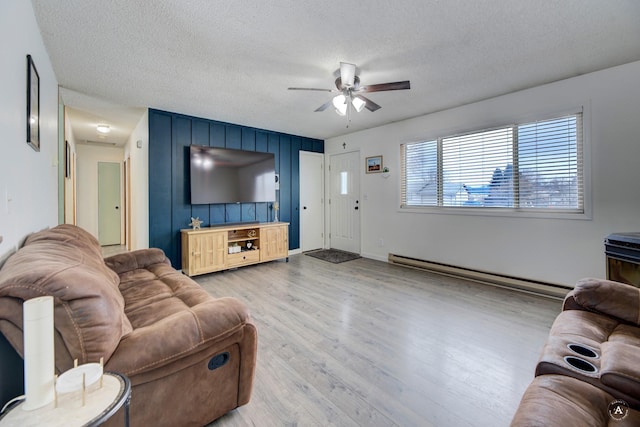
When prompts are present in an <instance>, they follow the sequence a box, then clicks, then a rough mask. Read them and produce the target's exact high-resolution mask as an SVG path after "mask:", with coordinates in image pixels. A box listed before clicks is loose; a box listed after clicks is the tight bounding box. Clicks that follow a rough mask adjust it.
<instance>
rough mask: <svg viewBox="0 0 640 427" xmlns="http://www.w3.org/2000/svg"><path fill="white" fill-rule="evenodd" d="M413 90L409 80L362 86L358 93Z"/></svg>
mask: <svg viewBox="0 0 640 427" xmlns="http://www.w3.org/2000/svg"><path fill="white" fill-rule="evenodd" d="M402 89H411V83H410V82H409V80H404V81H401V82H392V83H380V84H377V85H369V86H361V87H360V89H359V90H358V92H382V91H385V90H402Z"/></svg>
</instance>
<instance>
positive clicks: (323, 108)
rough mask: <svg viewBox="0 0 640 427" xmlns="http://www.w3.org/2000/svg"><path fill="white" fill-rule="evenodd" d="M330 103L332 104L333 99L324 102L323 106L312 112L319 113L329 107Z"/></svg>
mask: <svg viewBox="0 0 640 427" xmlns="http://www.w3.org/2000/svg"><path fill="white" fill-rule="evenodd" d="M331 102H333V99H330V100H328V101H327V102H325V103H324V104H322V105H321V106H319V107H318V108H316V109H315V110H313V112H314V113H319V112H320V111H324V110H326V109H327V108H328V107H329V105H331Z"/></svg>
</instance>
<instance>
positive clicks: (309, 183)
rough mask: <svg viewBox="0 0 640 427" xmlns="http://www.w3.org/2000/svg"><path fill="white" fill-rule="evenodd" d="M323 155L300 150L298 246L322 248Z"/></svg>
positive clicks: (303, 249)
mask: <svg viewBox="0 0 640 427" xmlns="http://www.w3.org/2000/svg"><path fill="white" fill-rule="evenodd" d="M323 159H324V155H322V154H320V153H311V152H307V151H300V247H301V248H302V251H303V252H305V251H310V250H313V249H321V248H324V170H323V168H324V166H323Z"/></svg>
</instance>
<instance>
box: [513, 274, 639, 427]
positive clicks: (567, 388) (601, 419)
mask: <svg viewBox="0 0 640 427" xmlns="http://www.w3.org/2000/svg"><path fill="white" fill-rule="evenodd" d="M619 401H623V402H624V404H626V405H627V406H628V410H627V409H626V408H619V407H618V406H617V403H615V402H619ZM612 403H613V404H612ZM623 406H624V405H623ZM620 412H624V414H621V413H620ZM623 415H624V418H623V419H620V418H622V416H623ZM511 425H512V426H513V427H516V426H518V427H520V426H640V289H639V288H636V287H635V286H631V285H627V284H623V283H618V282H613V281H609V280H601V279H591V278H588V279H583V280H580V281H579V282H578V283H577V284H576V287H575V288H574V290H572V291H571V292H570V293H569V294H568V295H567V296H566V298H565V300H564V304H563V311H562V312H561V313H560V314H559V315H558V317H557V318H556V319H555V321H554V323H553V325H552V327H551V331H550V332H549V338H548V339H547V342H546V344H545V346H544V348H543V350H542V354H541V356H540V359H539V361H538V364H537V366H536V370H535V379H534V380H533V382H532V383H531V384H530V385H529V387H528V388H527V390H526V392H525V394H524V396H523V398H522V401H521V403H520V405H519V407H518V410H517V412H516V414H515V417H514V418H513V421H512V424H511Z"/></svg>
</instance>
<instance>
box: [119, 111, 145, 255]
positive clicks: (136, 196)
mask: <svg viewBox="0 0 640 427" xmlns="http://www.w3.org/2000/svg"><path fill="white" fill-rule="evenodd" d="M138 141H142V147H141V148H138V146H137V142H138ZM124 152H125V158H129V159H130V161H131V165H130V166H131V177H130V178H131V249H132V250H134V249H144V248H148V247H149V111H148V110H147V111H145V113H144V115H143V116H142V118H141V119H140V121H139V122H138V124H137V125H136V127H135V129H134V130H133V132H132V133H131V135H130V136H129V140H128V141H127V143H126V145H125V147H124Z"/></svg>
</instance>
